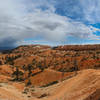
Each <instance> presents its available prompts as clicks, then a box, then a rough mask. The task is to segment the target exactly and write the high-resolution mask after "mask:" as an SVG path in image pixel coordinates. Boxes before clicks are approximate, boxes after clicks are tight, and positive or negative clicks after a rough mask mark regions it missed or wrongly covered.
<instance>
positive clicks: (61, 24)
mask: <svg viewBox="0 0 100 100" xmlns="http://www.w3.org/2000/svg"><path fill="white" fill-rule="evenodd" d="M99 23H100V0H0V46H1V47H2V46H3V47H4V46H18V45H23V44H49V45H63V44H91V43H92V44H96V43H100V24H99Z"/></svg>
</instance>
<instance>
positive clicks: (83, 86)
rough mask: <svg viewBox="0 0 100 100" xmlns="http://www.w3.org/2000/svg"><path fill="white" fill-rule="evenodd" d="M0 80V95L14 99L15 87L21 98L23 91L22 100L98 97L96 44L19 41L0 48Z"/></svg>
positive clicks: (99, 75)
mask: <svg viewBox="0 0 100 100" xmlns="http://www.w3.org/2000/svg"><path fill="white" fill-rule="evenodd" d="M1 83H3V85H2V84H1ZM4 83H6V84H4ZM0 84H1V85H2V86H0V95H2V96H1V97H0V99H1V98H2V97H5V98H6V97H7V96H8V97H9V95H11V96H13V98H16V99H15V100H17V98H18V97H16V96H18V95H17V94H19V91H17V90H16V89H19V90H20V96H21V98H22V99H21V100H23V99H24V98H23V94H24V96H28V98H26V97H25V98H26V99H24V100H36V99H37V98H39V99H40V100H43V99H44V98H45V100H60V99H61V100H80V99H81V100H99V96H100V45H89V46H88V45H87V46H59V47H56V48H52V47H50V46H46V45H45V46H44V45H23V46H19V47H17V48H15V49H12V50H10V51H5V52H1V53H0ZM11 85H12V86H11ZM5 86H6V87H5ZM8 87H9V88H8ZM13 87H14V88H16V89H15V90H16V91H17V92H16V93H17V94H16V95H15V94H13V92H12V91H13ZM6 88H7V89H6ZM5 90H6V93H8V92H9V95H8V94H4V95H3V94H2V92H4V91H5ZM14 93H15V92H14ZM8 97H7V98H8ZM34 97H35V98H36V99H35V98H34ZM29 98H30V99H29ZM8 100H9V99H8ZM19 100H20V99H19Z"/></svg>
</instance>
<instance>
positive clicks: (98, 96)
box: [85, 89, 100, 100]
mask: <svg viewBox="0 0 100 100" xmlns="http://www.w3.org/2000/svg"><path fill="white" fill-rule="evenodd" d="M85 100H100V89H97V90H96V91H95V92H93V93H92V94H91V95H90V96H89V97H87V98H86V99H85Z"/></svg>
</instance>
